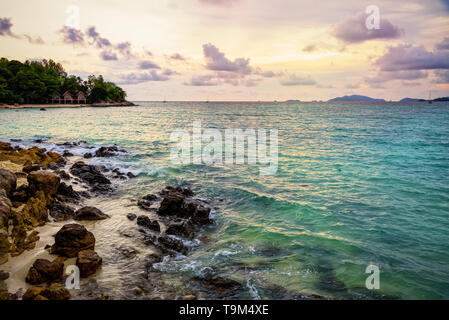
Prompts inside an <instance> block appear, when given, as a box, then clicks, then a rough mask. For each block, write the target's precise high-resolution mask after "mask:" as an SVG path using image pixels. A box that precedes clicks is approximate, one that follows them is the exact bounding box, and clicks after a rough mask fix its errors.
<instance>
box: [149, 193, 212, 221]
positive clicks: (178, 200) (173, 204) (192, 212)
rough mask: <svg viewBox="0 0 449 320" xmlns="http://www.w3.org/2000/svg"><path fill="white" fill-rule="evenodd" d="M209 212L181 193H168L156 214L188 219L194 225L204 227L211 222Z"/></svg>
mask: <svg viewBox="0 0 449 320" xmlns="http://www.w3.org/2000/svg"><path fill="white" fill-rule="evenodd" d="M187 190H189V189H187ZM210 211H211V209H210V208H207V207H205V206H203V205H202V204H201V202H200V201H198V200H193V199H191V198H188V197H186V196H185V195H184V194H183V193H180V192H171V191H170V192H168V193H166V194H165V195H164V198H163V200H162V202H161V205H160V207H159V210H158V214H160V215H164V216H177V217H181V218H186V219H187V218H190V219H191V220H192V222H193V223H195V224H198V225H205V224H210V223H211V222H212V221H211V220H210V219H209V214H210Z"/></svg>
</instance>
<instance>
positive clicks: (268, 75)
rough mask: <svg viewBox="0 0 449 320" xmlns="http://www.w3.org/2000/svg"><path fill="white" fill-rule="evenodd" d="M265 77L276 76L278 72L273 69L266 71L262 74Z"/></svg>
mask: <svg viewBox="0 0 449 320" xmlns="http://www.w3.org/2000/svg"><path fill="white" fill-rule="evenodd" d="M260 75H261V76H262V77H264V78H273V77H275V76H276V74H275V73H274V72H273V71H270V70H269V71H264V72H262V73H261V74H260Z"/></svg>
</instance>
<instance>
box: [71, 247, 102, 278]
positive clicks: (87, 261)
mask: <svg viewBox="0 0 449 320" xmlns="http://www.w3.org/2000/svg"><path fill="white" fill-rule="evenodd" d="M102 262H103V259H102V258H101V257H100V256H99V255H98V253H96V252H95V251H93V250H83V251H80V252H78V257H77V259H76V265H77V266H78V268H79V269H80V276H81V277H82V278H86V277H88V276H90V275H93V274H94V273H95V272H96V271H97V269H98V268H99V267H100V266H101V264H102Z"/></svg>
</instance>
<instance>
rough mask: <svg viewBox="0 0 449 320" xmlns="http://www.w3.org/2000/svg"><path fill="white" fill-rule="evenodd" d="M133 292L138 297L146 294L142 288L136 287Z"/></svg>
mask: <svg viewBox="0 0 449 320" xmlns="http://www.w3.org/2000/svg"><path fill="white" fill-rule="evenodd" d="M132 292H133V293H134V294H135V295H136V296H141V295H142V294H143V293H144V292H143V290H142V288H140V287H134V288H133V289H132Z"/></svg>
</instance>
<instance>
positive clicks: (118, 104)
mask: <svg viewBox="0 0 449 320" xmlns="http://www.w3.org/2000/svg"><path fill="white" fill-rule="evenodd" d="M133 106H136V104H134V103H133V102H129V101H124V102H112V103H91V104H45V103H44V104H22V105H17V106H15V105H0V109H27V108H34V109H41V108H44V109H46V108H91V107H133Z"/></svg>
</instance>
